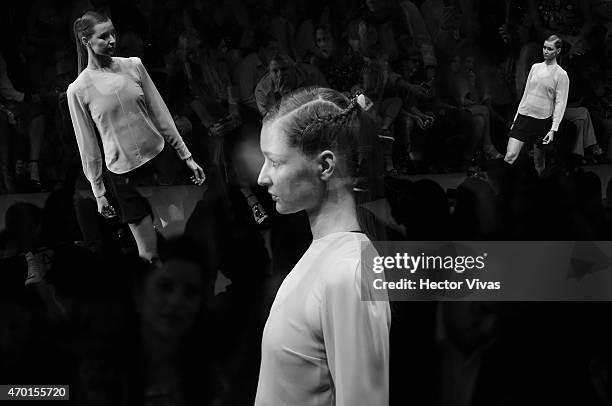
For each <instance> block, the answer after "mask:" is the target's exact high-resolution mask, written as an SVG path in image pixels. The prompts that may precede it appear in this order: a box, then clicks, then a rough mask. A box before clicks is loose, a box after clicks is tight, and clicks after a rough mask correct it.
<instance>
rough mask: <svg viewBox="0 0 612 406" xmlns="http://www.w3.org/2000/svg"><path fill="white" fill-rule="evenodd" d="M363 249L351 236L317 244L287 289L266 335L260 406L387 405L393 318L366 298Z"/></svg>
mask: <svg viewBox="0 0 612 406" xmlns="http://www.w3.org/2000/svg"><path fill="white" fill-rule="evenodd" d="M361 241H368V239H367V237H366V236H365V235H363V234H359V233H351V232H338V233H332V234H329V235H327V236H325V237H322V238H320V239H316V240H314V241H313V242H312V244H311V245H310V247H309V248H308V250H307V251H306V253H305V254H304V255H303V256H302V258H301V259H300V261H299V262H298V263H297V264H296V265H295V267H294V268H293V270H292V271H291V272H290V273H289V275H287V277H286V278H285V280H284V281H283V283H282V284H281V286H280V288H279V290H278V292H277V294H276V298H275V299H274V303H273V305H272V308H271V310H270V315H269V316H268V320H267V322H266V326H265V328H264V333H263V338H262V354H261V367H260V371H259V383H258V386H257V396H256V398H255V405H256V406H281V405H291V406H323V405H325V406H331V405H336V406H361V405H363V406H372V405H376V406H384V405H387V404H388V398H389V329H390V324H391V311H390V307H389V303H388V302H386V301H380V302H376V301H368V300H367V298H364V297H362V293H361V286H360V281H361V260H360V252H361V251H360V249H361V245H360V243H361ZM362 299H363V300H362Z"/></svg>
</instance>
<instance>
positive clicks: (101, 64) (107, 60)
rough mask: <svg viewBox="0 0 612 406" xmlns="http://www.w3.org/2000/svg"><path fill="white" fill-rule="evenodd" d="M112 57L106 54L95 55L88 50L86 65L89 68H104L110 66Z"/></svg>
mask: <svg viewBox="0 0 612 406" xmlns="http://www.w3.org/2000/svg"><path fill="white" fill-rule="evenodd" d="M112 63H113V58H112V57H110V56H107V55H95V54H94V53H93V52H88V57H87V67H88V68H89V69H104V68H108V67H110V66H111V64H112Z"/></svg>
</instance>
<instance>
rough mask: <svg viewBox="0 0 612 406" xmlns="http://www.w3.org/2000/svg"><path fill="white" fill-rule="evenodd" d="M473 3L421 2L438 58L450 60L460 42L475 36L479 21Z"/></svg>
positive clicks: (422, 12)
mask: <svg viewBox="0 0 612 406" xmlns="http://www.w3.org/2000/svg"><path fill="white" fill-rule="evenodd" d="M474 3H476V2H460V1H444V0H425V1H424V2H423V4H421V14H422V16H423V20H424V22H425V26H426V27H427V30H428V31H429V35H430V36H431V38H432V41H433V44H434V46H435V48H436V53H437V55H438V57H439V58H441V59H443V60H451V59H452V55H453V51H454V50H455V49H456V47H457V46H458V45H459V44H460V43H462V42H470V41H472V40H474V39H475V38H476V34H477V31H478V25H479V23H480V21H479V19H478V18H477V15H476V9H475V8H474V7H473V4H474ZM470 5H472V7H470ZM481 7H482V6H481ZM498 8H499V7H498Z"/></svg>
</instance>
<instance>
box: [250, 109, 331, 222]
mask: <svg viewBox="0 0 612 406" xmlns="http://www.w3.org/2000/svg"><path fill="white" fill-rule="evenodd" d="M260 145H261V151H262V153H263V155H264V164H263V166H262V167H261V171H260V172H259V177H258V179H257V183H259V184H260V185H261V186H266V187H267V188H268V193H270V195H271V196H272V200H274V203H275V205H276V210H277V211H278V212H279V213H281V214H290V213H296V212H298V211H301V210H307V211H308V210H311V209H314V208H316V207H318V205H319V204H320V201H321V199H322V196H323V190H324V186H325V185H324V184H323V181H322V180H321V179H320V176H319V175H320V167H319V164H318V161H317V160H316V159H315V158H313V157H308V156H306V155H304V154H303V153H302V151H300V150H299V149H298V148H296V147H292V146H290V145H289V142H288V139H287V136H286V135H285V132H284V129H283V120H275V121H273V122H271V123H268V124H265V125H264V126H263V128H262V130H261V139H260Z"/></svg>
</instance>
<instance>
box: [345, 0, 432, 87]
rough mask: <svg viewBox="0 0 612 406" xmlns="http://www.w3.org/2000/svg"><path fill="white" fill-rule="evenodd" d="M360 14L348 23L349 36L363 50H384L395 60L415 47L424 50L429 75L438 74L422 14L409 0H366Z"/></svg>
mask: <svg viewBox="0 0 612 406" xmlns="http://www.w3.org/2000/svg"><path fill="white" fill-rule="evenodd" d="M365 4H366V7H365V8H363V9H362V10H361V13H360V17H359V18H358V19H356V20H354V21H352V22H351V23H350V24H349V27H348V36H349V39H356V40H357V42H358V43H359V48H360V50H361V53H362V54H364V55H366V56H369V55H370V54H371V53H372V52H373V51H376V53H385V54H386V55H388V56H389V60H390V61H392V62H393V61H395V60H396V59H397V58H398V57H399V55H400V53H401V52H405V51H406V50H407V49H408V48H410V47H416V48H417V49H419V50H420V51H421V53H422V54H423V60H424V62H425V66H426V68H427V71H428V79H429V78H432V77H433V76H434V75H435V67H436V65H437V59H436V56H435V52H434V48H433V45H432V42H431V37H430V35H429V32H428V31H427V28H426V27H425V23H424V22H423V17H422V16H421V13H420V12H419V9H418V8H417V7H416V6H415V4H414V3H413V2H411V1H409V0H402V1H400V2H398V3H395V2H393V1H391V0H367V1H365Z"/></svg>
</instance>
